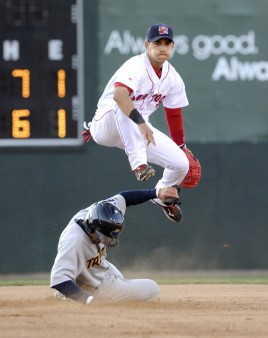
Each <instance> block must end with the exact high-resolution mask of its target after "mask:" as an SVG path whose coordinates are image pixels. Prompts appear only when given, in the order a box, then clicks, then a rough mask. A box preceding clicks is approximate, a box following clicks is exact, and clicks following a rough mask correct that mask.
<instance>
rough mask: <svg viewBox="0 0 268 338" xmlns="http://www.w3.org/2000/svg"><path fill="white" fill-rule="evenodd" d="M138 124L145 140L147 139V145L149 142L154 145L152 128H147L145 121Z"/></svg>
mask: <svg viewBox="0 0 268 338" xmlns="http://www.w3.org/2000/svg"><path fill="white" fill-rule="evenodd" d="M138 126H139V128H140V131H141V133H142V135H143V136H144V138H145V140H146V141H147V145H149V144H150V143H152V144H154V145H155V140H154V136H153V131H152V129H151V128H149V127H148V125H147V124H146V123H141V124H139V125H138Z"/></svg>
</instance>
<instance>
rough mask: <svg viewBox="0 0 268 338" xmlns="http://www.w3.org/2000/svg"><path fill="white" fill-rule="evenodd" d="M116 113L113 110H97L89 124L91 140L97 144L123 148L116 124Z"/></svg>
mask: <svg viewBox="0 0 268 338" xmlns="http://www.w3.org/2000/svg"><path fill="white" fill-rule="evenodd" d="M115 117H116V113H115V111H113V110H109V111H106V112H99V113H98V114H97V115H95V116H94V118H93V119H92V122H91V125H90V133H91V135H92V138H93V140H94V141H95V142H96V143H98V144H99V145H103V146H106V147H117V148H120V149H124V144H123V142H122V140H121V138H120V135H119V133H118V130H117V124H116V118H115Z"/></svg>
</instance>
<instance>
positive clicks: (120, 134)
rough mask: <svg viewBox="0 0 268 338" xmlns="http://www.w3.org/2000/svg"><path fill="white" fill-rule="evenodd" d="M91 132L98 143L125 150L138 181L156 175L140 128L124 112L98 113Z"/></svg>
mask: <svg viewBox="0 0 268 338" xmlns="http://www.w3.org/2000/svg"><path fill="white" fill-rule="evenodd" d="M90 132H91V135H92V137H93V139H94V141H95V142H96V143H98V144H100V145H104V146H108V147H118V148H120V149H124V150H125V153H126V155H127V156H128V160H129V163H130V167H131V170H132V171H133V172H134V173H135V175H136V177H137V179H138V180H140V181H143V180H147V179H148V177H150V176H152V175H154V172H155V171H154V169H153V168H152V167H150V166H148V165H147V153H146V144H145V140H144V137H143V135H142V134H141V132H140V130H139V128H138V126H137V125H136V124H135V123H134V122H133V121H132V120H130V119H129V118H128V117H127V116H126V115H124V114H123V113H122V112H120V111H118V112H117V113H116V112H115V111H112V110H110V111H108V112H98V114H97V115H96V116H95V117H94V118H93V120H92V122H91V126H90Z"/></svg>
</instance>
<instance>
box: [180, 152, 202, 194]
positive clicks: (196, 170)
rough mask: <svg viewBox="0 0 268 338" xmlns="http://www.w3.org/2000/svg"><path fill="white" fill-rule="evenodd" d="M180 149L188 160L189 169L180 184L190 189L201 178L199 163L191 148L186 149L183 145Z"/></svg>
mask: <svg viewBox="0 0 268 338" xmlns="http://www.w3.org/2000/svg"><path fill="white" fill-rule="evenodd" d="M182 150H183V151H184V153H185V155H186V156H187V158H188V160H189V171H188V173H187V174H186V176H185V177H184V179H183V181H182V182H181V184H180V185H181V186H182V187H184V188H188V189H192V188H195V187H196V186H197V185H198V183H199V181H200V179H201V165H200V162H199V161H198V159H197V158H196V157H194V155H193V153H192V152H191V150H189V149H187V148H186V147H185V146H184V147H183V148H182Z"/></svg>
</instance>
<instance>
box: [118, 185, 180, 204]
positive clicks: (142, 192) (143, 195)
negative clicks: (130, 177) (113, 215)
mask: <svg viewBox="0 0 268 338" xmlns="http://www.w3.org/2000/svg"><path fill="white" fill-rule="evenodd" d="M119 195H121V196H123V197H124V199H125V201H126V206H127V207H129V206H131V205H137V204H141V203H144V202H147V201H149V200H151V199H154V198H157V197H158V198H160V199H161V200H162V201H163V202H164V201H165V199H167V198H170V197H171V198H178V197H179V196H178V190H177V189H176V188H175V187H163V188H158V189H137V190H125V191H121V192H120V193H119Z"/></svg>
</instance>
